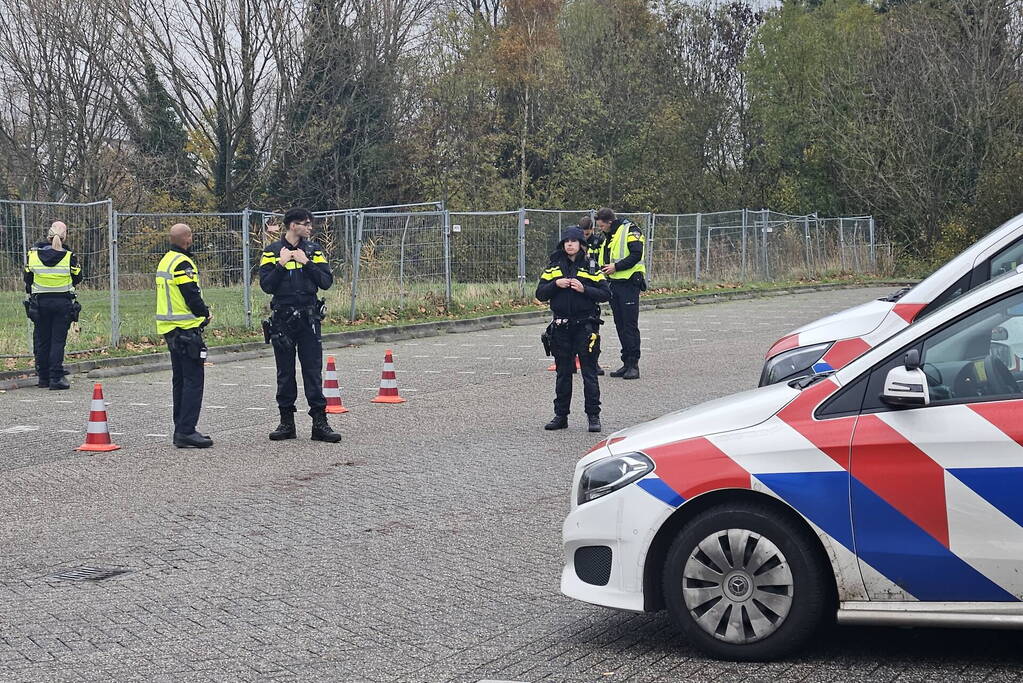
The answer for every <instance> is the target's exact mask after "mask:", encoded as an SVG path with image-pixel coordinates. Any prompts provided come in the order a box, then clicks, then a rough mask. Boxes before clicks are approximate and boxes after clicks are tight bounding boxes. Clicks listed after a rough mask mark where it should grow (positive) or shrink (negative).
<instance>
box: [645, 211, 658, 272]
mask: <svg viewBox="0 0 1023 683" xmlns="http://www.w3.org/2000/svg"><path fill="white" fill-rule="evenodd" d="M646 224H647V225H648V226H650V239H649V240H647V245H646V249H644V250H643V251H644V253H643V258H644V260H645V261H646V279H647V282H652V281H653V279H654V276H653V272H654V228H655V227H656V226H657V216H656V215H655V214H654V213H653V212H650V211H648V212H647V214H646Z"/></svg>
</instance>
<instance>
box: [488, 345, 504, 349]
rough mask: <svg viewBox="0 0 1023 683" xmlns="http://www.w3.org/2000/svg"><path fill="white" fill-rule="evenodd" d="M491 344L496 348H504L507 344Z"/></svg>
mask: <svg viewBox="0 0 1023 683" xmlns="http://www.w3.org/2000/svg"><path fill="white" fill-rule="evenodd" d="M491 346H493V347H494V348H495V349H503V348H504V346H505V345H504V344H491Z"/></svg>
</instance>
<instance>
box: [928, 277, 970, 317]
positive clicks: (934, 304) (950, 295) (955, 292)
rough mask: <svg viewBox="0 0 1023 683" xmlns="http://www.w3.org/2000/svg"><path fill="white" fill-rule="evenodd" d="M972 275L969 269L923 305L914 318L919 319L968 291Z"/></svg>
mask: <svg viewBox="0 0 1023 683" xmlns="http://www.w3.org/2000/svg"><path fill="white" fill-rule="evenodd" d="M972 277H973V271H970V272H968V273H966V275H963V276H962V277H961V278H959V279H958V280H956V281H955V282H954V283H952V286H951V287H949V288H948V289H946V290H945V291H944V292H942V293H941V294H939V295H938V296H936V297H934V300H933V301H931V303H929V304H927V305H926V306H924V309H923V310H922V311H920V315H918V316H917V317H916V320H920V319H921V318H923V317H925V316H928V315H930V314H931V313H934V311H936V310H938V309H939V308H941V307H942V306H944V305H945V304H947V303H948V302H950V301H954V300H955V299H958V298H959V297H961V296H962V295H963V294H966V293H967V292H968V291H970V280H971V278H972Z"/></svg>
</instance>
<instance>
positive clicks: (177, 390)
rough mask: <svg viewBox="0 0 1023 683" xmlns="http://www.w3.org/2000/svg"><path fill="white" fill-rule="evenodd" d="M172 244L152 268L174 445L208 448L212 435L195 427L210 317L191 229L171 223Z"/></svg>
mask: <svg viewBox="0 0 1023 683" xmlns="http://www.w3.org/2000/svg"><path fill="white" fill-rule="evenodd" d="M168 240H169V241H170V249H169V250H168V251H167V253H166V254H164V256H163V258H162V259H161V260H160V265H159V266H158V267H157V269H156V331H157V332H158V333H159V334H161V335H163V338H164V339H165V340H166V342H167V348H168V350H169V351H170V358H171V388H172V391H173V395H174V437H173V440H174V445H175V446H177V447H178V448H208V447H210V446H212V445H213V439H211V438H210V437H208V436H205V435H203V434H201V433H200V432H198V431H197V430H196V425H197V424H198V422H199V412H200V411H201V410H202V394H203V386H204V383H205V371H204V363H205V361H206V344H205V343H204V342H203V339H202V330H203V328H204V327H205V326H206V325H207V324H208V323H209V321H210V319H211V318H212V317H213V316H212V314H211V313H210V309H209V307H208V306H207V305H206V302H205V301H203V298H202V290H201V289H200V288H199V267H198V266H197V265H196V263H195V258H194V256H193V255H192V251H191V249H192V229H191V228H190V227H189V226H187V225H186V224H184V223H176V224H175V225H173V226H171V229H170V233H169V234H168Z"/></svg>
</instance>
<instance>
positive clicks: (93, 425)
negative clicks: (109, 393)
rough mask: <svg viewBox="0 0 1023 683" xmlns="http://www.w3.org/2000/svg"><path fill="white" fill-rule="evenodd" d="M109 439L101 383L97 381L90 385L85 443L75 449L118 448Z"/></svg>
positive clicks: (90, 450)
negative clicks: (90, 399) (90, 402)
mask: <svg viewBox="0 0 1023 683" xmlns="http://www.w3.org/2000/svg"><path fill="white" fill-rule="evenodd" d="M119 448H120V446H118V445H117V444H115V443H112V442H111V441H110V428H109V427H107V407H106V404H105V403H103V385H101V384H100V383H99V382H96V384H94V385H93V387H92V405H91V407H90V409H89V426H88V428H87V429H86V434H85V443H83V444H82V445H81V446H79V447H78V448H76V449H75V450H76V451H89V452H94V453H96V452H98V453H106V452H108V451H116V450H117V449H119Z"/></svg>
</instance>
